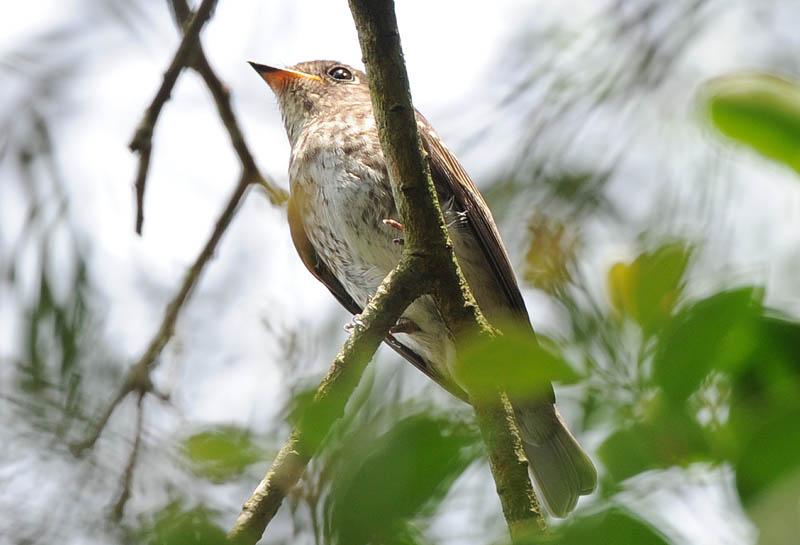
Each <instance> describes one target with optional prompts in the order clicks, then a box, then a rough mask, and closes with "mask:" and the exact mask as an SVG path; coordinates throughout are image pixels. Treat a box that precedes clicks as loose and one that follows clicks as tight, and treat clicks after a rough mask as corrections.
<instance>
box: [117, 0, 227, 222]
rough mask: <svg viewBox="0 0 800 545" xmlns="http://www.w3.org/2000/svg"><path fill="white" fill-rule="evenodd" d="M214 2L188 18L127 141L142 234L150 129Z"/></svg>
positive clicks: (206, 0)
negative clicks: (134, 164) (134, 158)
mask: <svg viewBox="0 0 800 545" xmlns="http://www.w3.org/2000/svg"><path fill="white" fill-rule="evenodd" d="M216 5H217V0H203V2H202V3H201V4H200V7H199V8H197V13H195V15H194V17H192V21H191V22H190V23H189V25H188V26H187V27H186V32H185V33H184V35H183V39H182V40H181V43H180V46H178V50H177V51H175V55H174V56H173V58H172V62H171V63H170V64H169V67H168V68H167V71H166V72H164V79H163V80H162V82H161V87H159V89H158V92H157V93H156V95H155V97H153V101H152V102H151V103H150V106H148V107H147V110H145V112H144V117H142V120H141V121H140V122H139V126H138V128H137V129H136V133H135V134H134V135H133V139H132V140H131V143H130V144H129V147H130V149H131V151H135V152H138V153H139V161H140V162H139V169H138V173H137V175H136V182H135V185H136V205H137V210H136V232H137V233H138V234H141V233H142V221H143V219H144V213H143V211H142V204H143V203H144V190H145V184H146V183H147V171H148V167H149V165H150V153H151V149H152V146H153V143H152V140H153V130H154V129H155V125H156V122H157V121H158V116H159V114H160V113H161V108H162V107H163V106H164V104H165V103H166V102H167V100H169V97H170V95H171V94H172V88H173V87H175V82H176V81H177V80H178V76H179V75H180V73H181V70H183V68H184V67H185V66H187V65H188V63H189V60H190V58H189V57H190V55H191V54H192V51H193V49H194V47H195V44H197V43H198V40H199V37H200V30H202V28H203V25H205V24H206V22H207V21H208V20H209V19H210V18H211V13H212V12H213V11H214V8H215V7H216Z"/></svg>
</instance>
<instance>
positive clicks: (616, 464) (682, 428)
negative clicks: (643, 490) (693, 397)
mask: <svg viewBox="0 0 800 545" xmlns="http://www.w3.org/2000/svg"><path fill="white" fill-rule="evenodd" d="M708 450H709V449H708V445H707V442H706V439H705V436H704V434H703V430H702V429H701V428H700V426H699V424H698V423H697V421H696V420H695V419H694V418H692V417H691V416H690V415H689V414H687V413H686V412H685V411H684V410H683V409H682V408H681V407H677V406H672V405H667V404H664V403H660V404H658V408H657V409H656V410H655V411H654V412H653V414H651V415H648V417H647V418H646V420H644V421H643V422H638V423H636V424H634V425H632V426H630V427H628V428H625V429H622V430H619V431H616V432H614V433H613V434H612V435H611V436H609V437H608V438H607V439H606V440H605V442H604V443H603V444H602V445H601V446H600V448H599V449H598V454H599V455H600V459H601V460H602V461H603V465H604V466H605V467H606V469H608V471H609V473H611V475H612V477H613V478H614V479H615V480H616V481H617V482H619V481H623V480H625V479H627V478H629V477H633V476H634V475H636V474H638V473H642V472H644V471H647V470H650V469H661V468H667V467H671V466H675V465H678V466H683V467H685V466H687V465H689V464H690V463H692V462H695V461H698V460H701V459H705V458H706V457H707V456H708Z"/></svg>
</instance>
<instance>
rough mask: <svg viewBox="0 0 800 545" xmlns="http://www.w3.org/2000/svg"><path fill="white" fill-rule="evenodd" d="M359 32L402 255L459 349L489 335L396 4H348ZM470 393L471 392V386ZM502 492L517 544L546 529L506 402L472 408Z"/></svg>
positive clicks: (370, 0)
mask: <svg viewBox="0 0 800 545" xmlns="http://www.w3.org/2000/svg"><path fill="white" fill-rule="evenodd" d="M349 2H350V11H351V12H352V14H353V19H354V20H355V23H356V28H357V29H358V39H359V42H360V44H361V51H362V53H363V59H364V64H365V66H366V68H367V77H368V79H369V86H370V91H371V95H372V104H373V110H374V112H375V120H376V122H377V125H378V131H379V133H380V137H381V148H382V149H383V153H384V156H385V157H386V163H387V166H388V171H389V176H390V178H391V181H392V190H393V193H394V197H395V202H396V203H397V208H398V211H399V212H400V217H401V219H402V222H403V226H404V237H405V246H404V252H407V253H409V254H414V255H420V256H424V260H425V262H426V263H427V264H428V270H427V271H426V274H427V275H429V276H430V277H431V278H432V281H433V284H432V286H431V287H432V292H431V293H432V295H433V296H434V297H435V298H436V301H437V304H438V306H439V308H440V309H441V311H442V316H443V317H444V319H445V322H446V323H447V325H448V327H449V329H450V331H452V332H453V334H454V336H455V339H456V346H457V347H458V343H459V341H460V340H462V339H463V338H464V337H465V336H466V335H468V334H475V333H479V334H484V335H492V334H493V333H494V332H493V331H492V329H491V326H489V325H488V323H487V322H486V321H485V319H484V318H483V316H482V315H481V312H480V310H479V309H478V306H477V304H476V303H475V300H474V298H473V296H472V294H471V292H470V290H469V287H468V285H467V283H466V281H465V280H464V276H463V275H462V274H461V270H460V268H459V266H458V262H457V260H456V258H455V253H454V252H453V245H452V243H451V242H450V240H449V238H448V235H447V229H446V227H445V223H444V219H443V217H442V213H441V210H440V209H439V206H438V200H437V197H436V190H435V188H434V185H433V182H432V180H431V176H430V171H429V168H428V165H427V163H426V161H425V160H424V158H423V151H422V145H421V143H420V138H419V134H418V129H417V122H416V118H415V115H414V108H413V106H412V104H411V92H410V91H409V83H408V74H407V73H406V67H405V61H404V60H403V52H402V48H401V46H400V31H399V30H398V28H397V18H396V16H395V13H394V2H393V1H392V0H349ZM466 386H467V389H468V391H469V385H466ZM475 409H476V411H475V414H476V417H477V421H478V425H479V426H480V428H481V434H482V435H483V439H484V443H485V445H486V448H487V451H488V454H489V460H490V467H491V469H492V475H493V476H494V479H495V484H496V485H497V493H498V495H499V496H500V500H501V503H502V506H503V514H504V515H505V518H506V522H507V524H508V527H509V532H510V534H511V538H512V540H514V541H515V542H516V541H519V540H521V539H524V538H525V537H529V536H530V535H531V534H535V533H538V532H541V530H542V529H543V528H544V527H545V523H544V519H543V517H542V514H541V512H540V510H539V507H538V505H537V502H536V498H535V495H534V493H533V486H532V485H531V480H530V477H529V476H528V465H527V462H526V461H525V457H524V455H521V451H522V445H521V441H520V437H519V433H518V431H517V430H516V425H515V423H514V417H513V413H512V412H511V408H510V405H509V404H508V402H507V401H506V400H505V399H504V395H502V394H501V393H498V396H497V399H496V401H495V402H494V403H492V404H491V405H487V406H477V404H476V407H475Z"/></svg>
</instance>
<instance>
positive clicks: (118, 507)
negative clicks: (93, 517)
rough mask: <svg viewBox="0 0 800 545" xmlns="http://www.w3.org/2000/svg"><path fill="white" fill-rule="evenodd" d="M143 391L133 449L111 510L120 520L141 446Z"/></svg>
mask: <svg viewBox="0 0 800 545" xmlns="http://www.w3.org/2000/svg"><path fill="white" fill-rule="evenodd" d="M144 394H145V392H144V390H142V391H140V392H139V398H138V399H137V400H136V431H135V433H136V435H134V437H133V447H131V454H130V456H129V457H128V463H127V465H126V466H125V472H124V473H123V475H122V486H121V488H120V493H119V498H118V499H117V501H116V503H115V504H114V507H113V509H112V510H111V518H113V519H114V520H120V519H121V518H122V512H123V511H124V510H125V504H126V503H128V498H130V497H131V483H132V482H133V470H134V468H135V467H136V460H137V459H138V458H139V450H140V448H141V445H142V428H143V423H144V403H143V401H144Z"/></svg>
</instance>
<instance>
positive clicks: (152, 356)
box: [72, 173, 253, 454]
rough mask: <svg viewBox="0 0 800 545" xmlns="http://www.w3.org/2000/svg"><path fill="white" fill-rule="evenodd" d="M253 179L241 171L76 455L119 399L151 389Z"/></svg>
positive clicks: (94, 437) (91, 441)
mask: <svg viewBox="0 0 800 545" xmlns="http://www.w3.org/2000/svg"><path fill="white" fill-rule="evenodd" d="M252 182H253V179H252V178H251V177H249V176H248V175H247V173H242V177H241V178H240V180H239V183H238V184H237V185H236V188H235V189H234V190H233V193H232V194H231V196H230V198H229V199H228V203H227V204H226V205H225V209H224V210H223V211H222V214H221V215H220V217H219V218H218V219H217V223H216V225H215V226H214V230H213V231H212V233H211V236H210V237H209V238H208V240H207V241H206V243H205V245H204V246H203V249H202V250H200V253H199V254H198V255H197V257H196V258H195V260H194V263H193V264H192V266H191V267H190V268H189V270H188V271H186V276H184V279H183V283H182V284H181V287H180V289H179V290H178V293H177V294H175V296H174V297H173V298H172V301H170V303H169V304H168V305H167V308H166V310H165V311H164V317H163V319H162V320H161V325H160V326H159V328H158V331H156V333H155V335H154V336H153V339H152V340H151V341H150V345H149V346H148V347H147V350H145V352H144V354H143V355H142V357H141V358H139V361H137V362H136V363H135V364H134V365H133V366H132V367H131V368H130V369H129V370H128V374H127V376H126V378H125V381H124V382H123V384H122V386H121V388H120V390H119V392H117V395H116V396H115V398H114V400H113V401H112V403H111V404H110V405H109V407H108V408H107V410H106V412H105V413H104V415H103V417H102V418H101V419H100V420H99V421H98V423H97V425H96V426H95V428H94V430H93V432H92V433H91V434H90V435H89V437H87V438H86V439H85V440H84V441H82V442H80V443H77V444H75V445H73V447H72V450H73V452H74V453H75V454H80V453H81V452H83V451H84V450H85V449H87V448H89V447H91V446H92V445H94V443H95V442H96V441H97V439H98V437H100V434H101V433H102V432H103V428H104V427H105V425H106V423H107V422H108V419H109V418H110V417H111V414H112V413H113V412H114V410H115V409H116V408H117V406H119V404H120V402H121V401H122V400H123V399H124V398H125V396H127V395H128V394H129V393H131V392H141V391H146V392H151V391H152V389H153V388H152V384H151V382H150V372H151V371H152V369H153V367H154V366H155V363H156V358H158V356H159V355H160V354H161V351H162V350H163V349H164V346H166V344H167V342H168V341H169V339H170V338H171V337H172V335H173V333H174V331H175V321H176V320H177V319H178V313H179V312H180V309H181V307H182V306H183V304H184V302H185V301H186V299H187V298H188V297H189V294H190V293H191V291H192V289H193V288H194V286H195V285H196V284H197V281H198V280H199V279H200V275H201V273H202V272H203V268H204V267H205V266H206V263H208V261H209V260H210V259H211V256H213V255H214V252H215V251H216V248H217V244H218V243H219V241H220V239H221V238H222V235H223V233H225V230H226V229H227V228H228V225H229V224H230V223H231V220H232V219H233V216H234V215H235V214H236V209H237V208H238V206H239V203H240V202H241V200H242V198H243V197H244V195H245V193H246V191H247V188H248V187H249V186H250V184H251V183H252Z"/></svg>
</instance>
